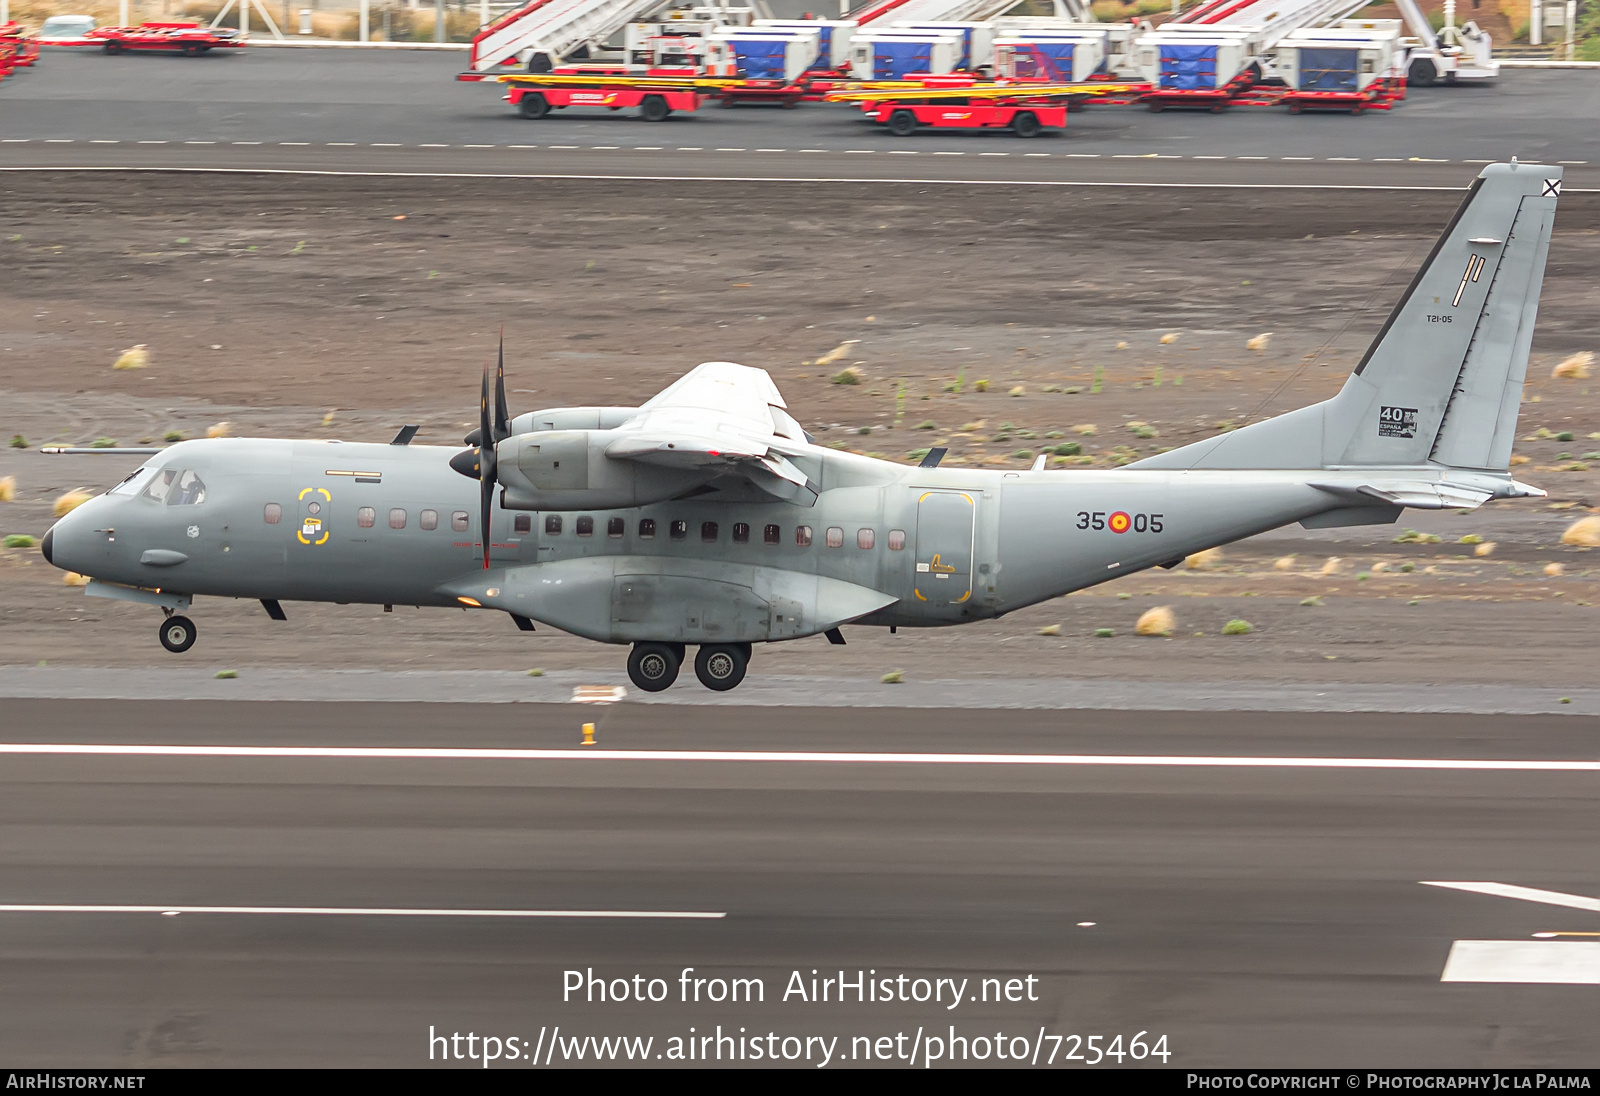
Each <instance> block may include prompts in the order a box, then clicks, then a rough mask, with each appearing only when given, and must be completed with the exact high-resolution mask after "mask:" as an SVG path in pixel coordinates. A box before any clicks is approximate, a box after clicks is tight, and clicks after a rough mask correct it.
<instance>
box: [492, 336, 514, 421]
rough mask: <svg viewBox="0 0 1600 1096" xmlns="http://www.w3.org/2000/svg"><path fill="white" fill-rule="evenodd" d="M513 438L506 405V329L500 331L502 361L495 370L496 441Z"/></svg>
mask: <svg viewBox="0 0 1600 1096" xmlns="http://www.w3.org/2000/svg"><path fill="white" fill-rule="evenodd" d="M510 436H511V408H510V406H509V405H507V403H506V329H505V328H503V327H502V328H501V329H500V360H499V362H498V363H497V364H496V365H495V370H494V440H495V441H505V440H506V439H507V438H509V437H510Z"/></svg>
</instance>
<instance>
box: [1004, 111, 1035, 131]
mask: <svg viewBox="0 0 1600 1096" xmlns="http://www.w3.org/2000/svg"><path fill="white" fill-rule="evenodd" d="M1039 128H1040V127H1039V116H1038V115H1037V114H1035V113H1034V112H1033V111H1031V110H1025V111H1023V112H1022V113H1021V114H1019V115H1017V116H1016V117H1015V118H1013V119H1011V132H1012V133H1014V134H1016V135H1017V136H1018V137H1037V136H1039Z"/></svg>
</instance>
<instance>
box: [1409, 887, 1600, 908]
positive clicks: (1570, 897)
mask: <svg viewBox="0 0 1600 1096" xmlns="http://www.w3.org/2000/svg"><path fill="white" fill-rule="evenodd" d="M1422 885H1423V886H1424V887H1449V888H1450V889H1452V890H1461V891H1469V892H1471V893H1472V894H1492V895H1495V896H1496V897H1498V898H1520V899H1522V900H1523V901H1524V902H1543V903H1544V904H1545V905H1547V906H1567V907H1568V908H1570V909H1575V910H1591V911H1593V912H1595V913H1600V898H1590V897H1588V896H1586V895H1582V894H1564V893H1563V892H1561V891H1552V890H1540V889H1539V888H1538V887H1516V886H1512V885H1511V884H1510V883H1440V882H1435V881H1432V880H1428V879H1424V880H1423V881H1422Z"/></svg>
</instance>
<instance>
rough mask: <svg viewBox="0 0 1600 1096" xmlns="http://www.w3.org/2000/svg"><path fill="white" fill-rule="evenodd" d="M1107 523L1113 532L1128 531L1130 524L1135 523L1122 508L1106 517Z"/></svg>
mask: <svg viewBox="0 0 1600 1096" xmlns="http://www.w3.org/2000/svg"><path fill="white" fill-rule="evenodd" d="M1106 524H1107V525H1108V526H1110V528H1111V531H1112V532H1113V533H1126V532H1127V531H1128V526H1130V525H1132V524H1133V519H1132V518H1130V517H1129V516H1128V515H1127V514H1125V513H1123V512H1122V511H1121V510H1118V511H1117V512H1116V513H1115V514H1112V515H1111V516H1110V517H1109V518H1107V519H1106Z"/></svg>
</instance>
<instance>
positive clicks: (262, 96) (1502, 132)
mask: <svg viewBox="0 0 1600 1096" xmlns="http://www.w3.org/2000/svg"><path fill="white" fill-rule="evenodd" d="M459 63H460V58H459V57H456V56H454V55H443V56H441V55H437V54H429V53H412V52H395V53H370V54H367V53H352V52H348V51H326V52H324V51H316V50H280V51H270V50H262V51H259V52H255V53H247V54H245V55H241V56H232V57H222V56H215V57H204V58H181V57H160V56H154V55H152V56H137V55H136V56H127V57H119V58H111V57H106V56H103V55H101V54H97V53H92V52H84V51H66V50H51V51H48V55H47V56H46V57H45V58H44V59H43V60H42V61H41V62H40V64H39V65H38V66H37V67H36V68H35V69H34V70H32V71H29V72H27V73H25V74H23V75H22V76H19V77H17V78H15V79H12V80H7V81H6V82H5V84H4V85H3V86H0V101H3V102H4V103H5V116H4V119H3V121H0V166H9V167H22V166H41V165H42V166H107V167H110V166H135V167H153V166H155V167H158V166H182V167H215V168H261V169H272V168H276V169H280V170H340V171H351V170H365V171H395V172H408V171H415V172H429V173H435V172H446V173H449V172H457V173H490V174H498V173H513V174H578V175H591V174H598V175H604V176H610V175H616V174H623V175H628V176H633V177H637V176H645V177H655V176H660V177H669V178H670V177H682V176H697V177H713V176H714V177H733V178H849V179H859V178H899V179H927V180H959V181H986V182H1000V181H1019V182H1045V181H1198V182H1230V183H1239V182H1280V181H1284V182H1307V181H1315V182H1324V183H1344V184H1348V185H1359V184H1363V183H1364V184H1368V185H1461V183H1460V182H1459V180H1460V179H1461V178H1463V177H1470V171H1468V172H1466V173H1465V175H1464V174H1463V168H1472V167H1473V166H1474V165H1475V164H1476V163H1482V162H1488V161H1490V160H1496V159H1505V158H1507V157H1510V156H1517V157H1519V158H1521V159H1524V160H1535V161H1542V162H1559V163H1565V164H1566V165H1567V166H1568V167H1569V172H1570V174H1569V185H1570V186H1573V187H1579V186H1586V185H1594V182H1595V181H1600V131H1596V129H1595V127H1594V125H1593V118H1594V117H1595V116H1596V114H1597V112H1600V73H1591V72H1587V71H1578V72H1570V71H1554V72H1544V71H1513V72H1507V73H1505V74H1503V75H1502V76H1501V78H1500V80H1499V81H1498V83H1496V84H1494V85H1492V86H1460V87H1441V88H1429V89H1416V90H1413V91H1412V92H1411V94H1410V97H1409V98H1408V99H1407V100H1406V102H1405V103H1403V104H1402V105H1401V106H1400V107H1399V108H1398V109H1396V110H1394V111H1392V112H1389V113H1387V114H1378V115H1372V114H1369V115H1363V116H1362V117H1359V118H1356V117H1350V116H1349V115H1301V116H1291V115H1289V114H1287V113H1286V112H1283V111H1278V110H1262V109H1255V108H1248V109H1239V110H1236V111H1233V112H1230V113H1228V114H1224V115H1221V116H1213V115H1211V114H1209V113H1205V114H1190V113H1184V112H1173V111H1168V112H1163V113H1161V114H1150V113H1148V112H1147V111H1144V110H1142V109H1139V108H1131V107H1107V108H1095V109H1091V110H1087V111H1082V112H1078V113H1074V114H1073V115H1072V117H1071V121H1070V123H1069V126H1068V129H1067V132H1066V133H1065V134H1064V135H1060V136H1053V137H1047V138H1043V139H1040V140H1034V141H1019V140H1016V139H1014V138H1011V137H1010V136H1009V135H1006V134H1002V133H988V134H984V133H923V134H919V135H917V136H916V137H914V138H911V139H907V140H896V139H895V138H892V137H890V136H888V135H887V134H886V133H885V132H884V131H883V130H881V129H880V128H877V127H874V126H871V125H869V124H866V123H864V122H862V121H861V120H860V119H859V117H858V116H857V114H856V112H855V111H854V109H853V108H850V107H847V106H840V105H827V104H806V105H805V106H803V107H801V108H800V109H798V110H793V111H781V110H776V109H772V108H765V107H741V108H734V109H721V108H718V107H715V106H713V107H708V108H707V109H703V110H701V111H699V112H696V113H694V114H692V115H682V114H680V115H675V116H673V117H672V118H670V119H669V120H668V121H667V122H665V123H661V124H656V125H652V124H650V123H646V122H642V121H639V120H638V119H636V118H634V117H632V116H631V112H619V113H616V114H611V113H606V112H593V111H578V110H572V111H570V112H565V113H559V114H557V115H553V116H552V117H550V118H548V119H545V120H542V121H539V122H529V121H526V120H523V119H520V118H518V117H516V116H515V115H514V114H513V113H512V112H511V111H510V110H509V108H508V107H506V105H505V104H503V103H501V102H499V100H498V97H497V89H495V88H493V87H490V86H487V85H484V84H461V83H456V82H454V81H453V80H452V79H451V77H452V75H453V73H454V71H455V69H456V66H457V65H458V64H459ZM1591 169H1593V170H1591ZM1591 175H1592V176H1594V179H1593V180H1591V179H1590V176H1591Z"/></svg>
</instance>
